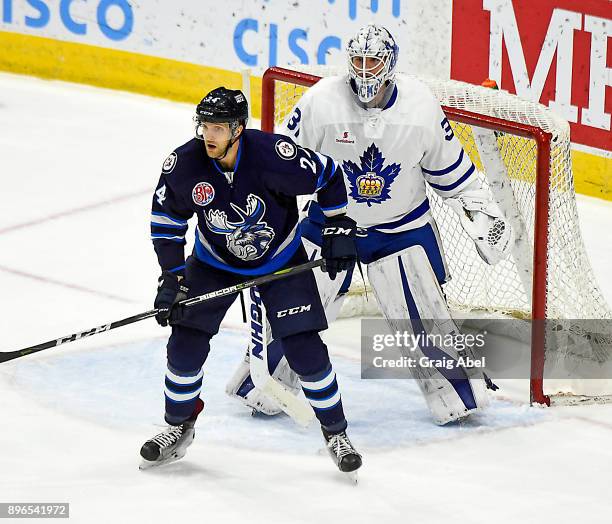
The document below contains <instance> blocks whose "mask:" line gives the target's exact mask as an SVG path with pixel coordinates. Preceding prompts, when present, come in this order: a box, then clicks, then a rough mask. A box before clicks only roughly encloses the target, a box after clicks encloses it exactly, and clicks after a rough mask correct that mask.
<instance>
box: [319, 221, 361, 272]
mask: <svg viewBox="0 0 612 524" xmlns="http://www.w3.org/2000/svg"><path fill="white" fill-rule="evenodd" d="M356 232H357V224H356V223H355V221H354V220H353V219H352V218H349V217H347V216H346V215H337V216H334V217H329V218H327V219H326V220H325V225H324V226H323V231H322V234H323V243H322V245H321V257H322V258H323V259H324V260H325V263H324V264H323V271H325V272H327V273H329V278H331V279H332V280H335V279H336V275H337V274H338V273H340V272H341V271H346V270H347V269H352V268H353V266H354V265H355V261H356V260H357V248H356V247H355V234H356Z"/></svg>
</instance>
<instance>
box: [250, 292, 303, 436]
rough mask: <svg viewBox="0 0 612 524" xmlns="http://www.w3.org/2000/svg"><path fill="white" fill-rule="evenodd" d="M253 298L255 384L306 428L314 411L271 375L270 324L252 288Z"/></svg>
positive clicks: (252, 377) (251, 361) (252, 362)
mask: <svg viewBox="0 0 612 524" xmlns="http://www.w3.org/2000/svg"><path fill="white" fill-rule="evenodd" d="M250 299H251V307H250V308H249V310H250V313H251V314H250V327H251V330H250V331H251V336H250V340H249V357H250V358H249V362H250V366H249V367H250V372H251V379H252V380H253V384H254V385H255V387H256V388H258V389H259V390H260V391H261V392H262V393H264V394H265V395H268V397H270V398H272V399H273V400H274V401H275V402H276V403H277V404H278V405H279V407H280V408H281V409H282V410H283V411H284V412H285V413H286V414H287V415H289V416H290V417H291V418H292V419H293V420H295V422H296V423H297V424H299V425H300V426H303V427H307V426H308V425H309V424H310V423H311V422H312V420H313V418H314V411H313V410H312V408H311V407H310V405H308V404H307V403H306V402H305V400H303V399H300V398H299V397H298V396H296V395H295V394H294V393H293V392H292V391H290V390H289V389H288V388H286V387H285V386H284V385H283V384H281V383H280V382H278V381H276V380H274V378H273V377H272V376H271V375H270V370H269V369H268V337H267V333H266V331H267V322H266V316H265V314H264V306H263V304H262V303H261V299H260V297H259V293H258V290H257V288H255V287H253V288H251V293H250Z"/></svg>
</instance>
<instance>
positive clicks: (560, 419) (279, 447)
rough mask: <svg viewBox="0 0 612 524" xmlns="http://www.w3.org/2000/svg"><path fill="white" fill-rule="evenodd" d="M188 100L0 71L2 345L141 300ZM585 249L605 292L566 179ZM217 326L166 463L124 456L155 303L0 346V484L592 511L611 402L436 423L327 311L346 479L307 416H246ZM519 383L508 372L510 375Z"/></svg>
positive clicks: (606, 278)
mask: <svg viewBox="0 0 612 524" xmlns="http://www.w3.org/2000/svg"><path fill="white" fill-rule="evenodd" d="M192 109H193V108H192V107H191V106H188V105H182V104H176V103H171V102H166V101H162V100H158V99H152V98H147V97H142V96H136V95H130V94H125V93H119V92H112V91H106V90H101V89H94V88H89V87H83V86H75V85H70V84H65V83H60V82H49V81H42V80H36V79H31V78H25V77H19V76H13V75H6V74H2V75H0V335H1V338H0V350H1V351H6V350H13V349H18V348H21V347H25V346H28V345H31V344H35V343H38V342H42V341H45V340H48V339H52V338H56V337H58V336H60V335H65V334H68V333H71V332H74V331H80V330H82V329H85V328H88V327H93V326H96V325H99V324H102V323H105V322H108V321H111V320H116V319H119V318H122V317H124V316H129V315H131V314H135V313H138V312H140V311H144V310H147V309H149V308H150V307H151V302H152V297H153V295H154V289H155V282H156V278H157V274H158V268H157V264H156V260H155V256H154V253H153V250H152V248H151V244H150V241H149V234H148V227H149V205H150V198H151V191H152V189H153V188H154V185H155V184H156V182H157V177H158V173H159V167H160V165H161V163H162V161H163V160H164V158H165V157H166V155H167V154H168V153H169V152H170V151H171V150H172V149H173V148H174V147H175V146H177V145H179V144H181V143H183V142H185V141H186V140H188V139H189V138H190V137H191V136H192V135H191V133H192V125H191V115H192ZM579 209H580V214H581V219H582V229H583V234H584V237H585V241H586V244H587V250H588V252H589V255H590V258H591V262H592V264H593V267H594V270H595V274H596V276H597V277H598V280H599V283H600V285H601V287H602V289H603V291H604V294H605V295H606V296H607V297H608V299H610V298H612V276H611V275H610V272H609V266H610V260H612V243H611V242H610V240H609V238H610V236H609V233H608V234H606V233H605V231H610V230H611V229H612V203H610V202H604V201H600V200H596V199H592V198H586V197H579ZM223 326H224V327H223V329H222V331H221V333H220V334H219V336H218V337H217V338H216V339H215V340H214V342H213V348H212V351H211V356H210V358H209V361H208V362H207V364H206V375H205V381H204V384H205V386H204V389H205V401H206V403H207V407H206V411H205V414H204V415H203V416H202V417H201V418H200V419H199V421H198V424H197V437H196V441H195V443H194V444H193V446H192V447H191V448H190V449H189V451H188V454H187V456H186V457H185V459H183V460H182V461H181V462H178V463H175V464H172V465H169V466H167V467H165V468H160V469H158V470H150V471H148V472H140V471H139V470H138V463H139V456H138V450H139V448H140V445H141V444H142V442H143V441H144V440H146V439H147V438H149V437H150V436H151V435H152V434H154V433H155V432H157V431H158V430H159V428H160V427H161V425H162V408H163V396H162V389H161V387H162V377H163V371H164V344H165V339H166V337H167V335H168V331H167V330H165V329H162V328H159V327H158V326H157V324H155V322H154V321H153V320H149V321H145V322H141V323H138V324H135V325H132V326H128V327H125V328H122V329H119V330H116V331H114V332H111V333H108V334H103V335H99V336H96V337H92V338H91V339H88V340H84V341H81V342H77V343H74V344H69V345H66V346H62V347H61V348H58V349H54V350H47V351H44V352H41V353H39V354H37V355H36V356H30V357H25V358H22V359H19V360H16V361H12V362H9V363H5V364H2V365H0V415H1V419H2V423H1V426H0V502H25V501H30V502H34V501H40V502H70V504H71V517H70V518H71V520H72V521H74V522H85V523H89V522H120V523H123V522H130V523H134V522H143V523H153V522H169V521H177V522H182V521H196V522H220V523H225V522H228V523H233V522H242V521H245V522H252V523H258V522H266V523H277V522H278V523H300V522H304V523H315V522H329V523H335V522H340V523H344V522H347V523H362V522H363V523H372V522H376V523H377V524H381V523H388V522H398V523H400V522H401V523H405V522H414V523H419V524H421V523H438V522H447V521H458V522H466V523H480V522H482V523H485V522H486V523H490V522H501V523H506V522H517V521H520V522H525V523H531V522H533V523H536V522H537V523H549V522H550V523H573V522H589V523H599V522H601V523H603V522H610V521H611V517H610V515H611V511H612V502H611V499H612V489H611V488H610V470H611V466H612V446H611V445H610V443H611V442H612V406H610V405H600V406H581V407H571V408H570V407H567V408H553V409H543V408H535V407H534V408H532V407H529V406H528V405H527V404H526V403H525V402H524V401H523V400H521V397H517V395H516V394H513V395H507V394H505V395H504V396H501V397H499V398H497V399H496V400H495V401H494V402H493V404H492V406H491V408H490V409H489V410H488V411H487V412H485V413H483V414H482V415H480V416H478V417H475V418H474V419H473V420H470V421H469V422H467V423H465V424H462V425H455V426H451V427H444V428H439V427H436V426H434V425H433V424H432V423H431V422H430V420H429V417H428V413H427V410H426V408H425V406H424V403H423V400H422V399H421V397H420V394H419V393H418V391H417V389H416V387H415V385H414V384H412V383H411V381H398V380H396V381H392V380H387V381H381V380H369V381H361V380H360V379H359V351H358V347H359V329H358V327H359V326H358V324H357V323H356V321H354V320H347V321H341V322H338V323H336V324H334V325H333V326H332V327H331V329H330V330H329V332H328V333H327V334H326V340H327V342H328V344H329V347H330V351H331V353H332V356H333V358H334V364H335V368H336V371H337V373H338V377H339V382H340V385H341V388H342V391H343V399H344V403H345V407H346V412H347V414H348V417H349V419H350V432H351V437H352V440H353V442H354V443H355V445H356V446H358V448H359V449H360V450H361V451H362V452H363V453H364V467H363V468H362V470H361V472H360V483H359V485H358V486H357V487H355V486H352V485H350V484H349V483H348V482H347V480H346V479H345V478H344V477H343V476H342V475H341V474H340V473H338V472H337V471H336V470H335V468H334V466H333V464H332V463H331V461H330V460H329V458H328V457H327V456H325V455H324V454H322V453H321V452H320V449H321V447H322V445H321V444H322V441H321V437H320V434H319V430H318V429H317V428H316V427H310V428H309V429H307V430H302V429H299V428H297V427H296V426H295V425H294V424H293V423H292V422H291V420H289V419H288V418H287V417H279V418H276V419H263V418H252V417H251V416H250V414H249V412H248V411H247V410H246V409H245V408H243V407H242V406H241V405H239V404H237V403H236V402H234V401H232V400H231V399H229V398H228V397H226V396H225V394H224V386H225V382H226V380H227V379H228V378H229V376H230V375H231V373H232V372H233V369H234V367H235V366H236V365H237V363H238V361H239V360H240V359H241V358H242V354H243V349H244V347H245V335H244V328H243V327H242V325H241V323H240V313H239V309H238V308H236V307H234V308H233V309H232V310H231V311H230V313H229V314H228V317H227V319H226V321H225V322H224V325H223ZM525 391H526V389H524V391H523V392H522V393H523V398H524V393H525Z"/></svg>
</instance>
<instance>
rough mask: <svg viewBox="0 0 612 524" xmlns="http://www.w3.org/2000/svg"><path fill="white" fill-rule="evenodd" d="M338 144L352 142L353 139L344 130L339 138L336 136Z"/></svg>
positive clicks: (353, 141)
mask: <svg viewBox="0 0 612 524" xmlns="http://www.w3.org/2000/svg"><path fill="white" fill-rule="evenodd" d="M336 143H338V144H354V143H355V140H354V139H353V138H351V136H350V133H349V132H348V131H345V132H344V133H342V136H341V137H340V138H336Z"/></svg>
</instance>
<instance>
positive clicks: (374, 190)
mask: <svg viewBox="0 0 612 524" xmlns="http://www.w3.org/2000/svg"><path fill="white" fill-rule="evenodd" d="M280 132H281V133H283V134H286V135H288V136H291V137H292V138H294V140H295V141H296V142H297V143H298V144H300V145H302V146H304V147H308V148H311V149H314V150H318V151H322V152H323V153H325V154H327V155H329V156H331V157H332V158H334V159H335V160H337V161H338V162H339V164H340V165H341V166H342V168H343V171H344V175H345V178H346V182H347V189H348V192H349V207H348V215H349V216H351V217H352V218H354V219H355V220H356V221H357V224H358V225H359V227H362V228H374V229H376V230H377V231H380V232H383V233H396V232H401V231H406V230H409V229H414V228H416V227H420V226H423V225H424V224H425V223H427V222H428V221H430V220H431V214H430V209H429V201H428V199H427V195H426V190H425V187H426V186H425V183H426V182H427V183H429V184H430V185H431V187H432V188H433V189H434V190H435V191H436V192H437V193H438V194H439V195H440V196H442V197H443V198H447V197H451V196H454V195H456V194H457V193H459V192H461V191H462V190H463V189H464V188H465V187H466V186H467V185H469V184H470V183H471V182H472V180H474V179H475V177H476V176H477V173H476V170H475V167H474V164H473V163H472V161H471V160H470V158H469V156H468V155H467V153H465V152H464V150H463V147H462V146H461V143H460V142H459V140H458V139H457V138H456V137H455V136H454V134H453V131H452V129H451V126H450V124H449V122H448V120H447V119H446V117H445V115H444V113H443V112H442V109H441V108H440V104H439V103H438V101H437V99H436V98H435V97H434V95H433V94H432V93H431V91H430V90H429V89H428V88H427V87H426V86H425V85H424V84H423V83H421V82H419V81H418V80H415V79H413V78H410V77H407V76H405V75H401V74H398V75H396V84H395V87H394V91H393V94H392V96H391V98H390V99H389V102H388V103H387V105H386V107H385V108H384V109H364V108H362V107H361V106H360V105H358V104H357V103H356V101H355V97H354V95H353V93H352V91H351V88H350V86H349V85H348V83H347V81H346V77H345V76H334V77H328V78H323V79H322V80H320V81H319V82H318V83H317V84H315V85H314V86H313V87H311V88H310V89H308V91H307V92H306V93H305V94H304V96H303V97H302V98H301V99H300V101H299V103H298V104H297V106H296V107H295V109H294V112H293V113H292V115H290V116H289V117H288V119H287V121H286V122H285V123H284V125H283V128H282V129H281V130H280Z"/></svg>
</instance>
